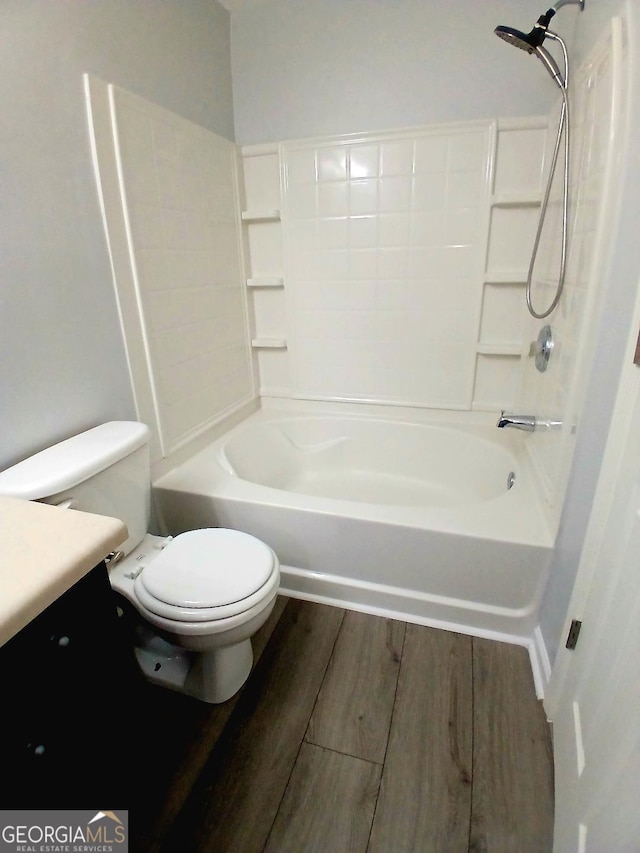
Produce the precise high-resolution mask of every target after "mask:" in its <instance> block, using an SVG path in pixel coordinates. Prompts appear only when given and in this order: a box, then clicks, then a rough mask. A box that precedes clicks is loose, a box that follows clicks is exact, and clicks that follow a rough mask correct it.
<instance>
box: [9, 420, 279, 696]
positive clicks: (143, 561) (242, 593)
mask: <svg viewBox="0 0 640 853" xmlns="http://www.w3.org/2000/svg"><path fill="white" fill-rule="evenodd" d="M149 439H150V432H149V429H148V427H147V426H145V424H141V423H138V422H137V421H111V422H109V423H106V424H100V425H99V426H97V427H94V428H93V429H90V430H87V431H86V432H83V433H80V434H79V435H76V436H72V437H71V438H68V439H65V440H64V441H61V442H59V443H58V444H55V445H53V446H52V447H48V448H46V449H45V450H42V451H40V452H39V453H36V454H35V455H34V456H31V457H29V458H28V459H25V460H23V461H22V462H18V463H17V464H16V465H14V466H13V467H11V468H7V469H6V470H5V471H2V472H0V494H3V495H7V496H11V497H16V498H22V499H24V500H38V501H44V502H46V503H50V504H53V505H55V506H60V507H66V508H67V509H71V510H72V509H79V510H83V511H85V512H93V513H97V514H99V515H109V516H113V517H115V518H119V519H121V520H122V521H123V522H124V523H125V525H126V527H127V531H128V534H129V536H128V538H127V540H126V541H125V542H124V543H123V544H122V546H121V548H122V553H121V554H118V555H115V556H114V557H113V558H112V559H110V561H109V567H108V568H109V576H110V579H111V586H112V588H113V589H114V590H115V592H116V593H117V594H118V595H119V596H120V599H119V601H120V610H121V612H122V614H123V615H125V611H126V615H127V616H133V617H134V619H133V622H132V627H133V631H132V637H133V639H134V649H135V653H136V657H137V659H138V662H139V664H140V667H141V669H142V671H143V673H144V674H145V675H146V676H147V677H148V678H149V679H150V680H151V681H153V682H155V683H156V684H160V685H162V686H164V687H169V688H171V689H173V690H178V691H180V692H182V693H187V694H189V695H190V696H195V697H196V698H198V699H202V700H203V701H205V702H213V703H219V702H225V701H226V700H227V699H229V698H230V697H231V696H233V694H234V693H236V692H237V691H238V690H239V689H240V687H241V686H242V684H243V683H244V682H245V680H246V678H247V676H248V675H249V672H250V671H251V665H252V663H253V652H252V649H251V639H250V638H251V636H252V635H253V634H254V633H255V632H256V631H257V630H258V629H259V628H260V627H261V626H262V625H263V624H264V622H265V621H266V620H267V618H268V617H269V614H270V613H271V610H272V609H273V606H274V604H275V599H276V594H277V591H278V584H279V581H280V566H279V563H278V558H277V557H276V555H275V554H274V552H273V551H272V550H271V548H270V547H269V546H268V545H266V544H265V543H264V542H261V541H260V540H259V539H256V538H255V537H254V536H250V535H249V534H247V533H241V532H240V531H238V530H227V529H224V528H206V529H199V530H191V531H188V532H187V533H181V534H180V535H179V536H176V537H175V539H174V538H172V537H170V536H169V537H165V538H162V537H159V536H152V535H151V534H149V533H148V530H149V523H150V498H151V479H150V473H151V469H150V455H149Z"/></svg>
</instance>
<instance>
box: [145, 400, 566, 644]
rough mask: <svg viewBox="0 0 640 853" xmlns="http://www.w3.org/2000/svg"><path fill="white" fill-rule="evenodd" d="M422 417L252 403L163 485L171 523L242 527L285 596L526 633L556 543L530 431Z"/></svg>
mask: <svg viewBox="0 0 640 853" xmlns="http://www.w3.org/2000/svg"><path fill="white" fill-rule="evenodd" d="M454 416H455V413H453V414H452V418H454ZM421 417H422V420H423V422H409V421H408V420H406V419H404V420H403V419H400V418H399V417H398V415H397V414H394V415H392V416H391V417H389V418H385V419H381V418H380V417H372V416H371V415H353V414H348V415H344V416H340V415H337V414H335V413H332V414H310V413H309V412H308V411H304V410H301V411H299V412H296V411H295V410H291V409H288V410H283V411H277V410H266V411H260V412H257V413H255V414H254V415H252V416H251V417H249V418H248V419H247V420H246V421H244V422H243V423H241V424H240V425H239V426H237V427H235V428H233V429H232V430H231V431H229V432H228V433H227V434H226V435H223V436H222V437H221V438H219V439H217V440H216V441H214V442H213V443H212V444H211V445H210V446H208V447H207V448H206V449H205V450H203V451H201V452H200V453H198V454H197V455H196V456H194V457H193V458H191V459H190V460H189V461H187V462H185V463H183V464H181V465H179V466H178V467H176V468H175V469H174V470H172V471H170V472H169V473H168V474H165V475H164V476H163V477H161V478H160V479H158V480H157V481H156V482H155V483H154V502H155V506H156V510H157V512H158V517H159V519H160V520H161V522H162V524H163V526H164V528H165V529H164V530H163V531H162V532H167V533H173V534H176V533H179V532H181V531H183V530H187V529H190V528H194V527H202V526H224V527H233V528H237V529H240V530H245V531H247V532H249V533H252V534H254V535H255V536H258V537H259V538H260V539H262V540H264V541H265V542H267V543H268V544H269V545H270V546H271V547H272V548H273V549H274V550H275V552H276V553H277V554H278V556H279V558H280V561H281V563H282V564H283V565H282V591H283V592H284V593H285V594H289V595H292V596H295V597H299V598H309V599H312V600H317V601H324V602H329V603H335V604H339V605H341V606H347V607H351V608H353V609H360V610H366V611H369V612H376V613H384V614H389V615H392V616H395V617H397V618H401V619H406V620H409V621H414V622H420V623H423V624H430V625H438V626H442V627H448V628H452V629H454V630H458V631H463V632H466V633H472V634H479V635H482V636H498V637H501V638H503V639H508V640H512V641H515V642H527V643H528V642H529V640H530V639H531V636H532V632H533V630H534V628H535V626H536V625H537V609H538V605H539V602H540V598H541V594H542V591H543V588H544V584H545V581H546V574H547V565H548V560H549V555H550V549H551V546H552V537H551V534H550V531H549V530H548V528H547V526H546V522H545V517H544V513H543V512H542V509H541V507H540V505H539V503H538V500H537V497H536V491H535V484H534V479H533V476H532V472H531V470H530V468H529V465H528V462H527V458H526V454H525V453H524V451H523V442H524V441H525V440H526V436H525V435H523V434H521V433H517V432H514V431H511V432H508V431H504V430H498V429H497V428H496V427H495V426H493V425H492V424H491V425H487V426H478V425H475V426H465V425H463V424H462V423H459V424H456V423H455V422H452V423H445V422H443V420H442V417H440V419H439V422H435V423H429V422H428V420H426V417H427V416H425V415H422V416H421ZM459 420H462V418H459ZM512 474H515V481H514V484H513V487H512V488H508V481H509V478H510V477H511V476H512Z"/></svg>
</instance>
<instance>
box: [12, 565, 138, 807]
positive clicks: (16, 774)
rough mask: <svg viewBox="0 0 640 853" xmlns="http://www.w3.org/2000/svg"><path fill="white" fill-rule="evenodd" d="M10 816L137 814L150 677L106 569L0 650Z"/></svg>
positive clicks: (72, 590)
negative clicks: (138, 757) (140, 725)
mask: <svg viewBox="0 0 640 853" xmlns="http://www.w3.org/2000/svg"><path fill="white" fill-rule="evenodd" d="M0 679H1V682H0V683H1V685H2V687H1V690H2V700H3V701H2V705H3V708H2V756H1V759H0V760H1V763H2V775H3V780H4V794H3V797H2V799H3V803H4V805H3V808H22V809H28V808H65V809H78V808H89V807H91V808H98V806H100V807H101V808H102V807H103V806H104V804H105V803H106V804H107V805H109V804H110V805H111V807H114V808H115V807H118V806H119V807H120V808H129V803H130V801H131V800H130V798H131V787H132V784H133V778H134V776H135V766H134V765H135V754H134V747H135V742H136V741H135V733H136V728H137V722H138V721H137V717H136V695H137V692H138V690H139V689H140V679H141V675H140V673H139V670H138V667H137V665H136V663H135V658H134V655H133V651H132V648H131V645H130V643H128V642H127V640H126V638H125V637H124V635H123V632H122V628H121V625H120V624H119V620H118V617H117V613H116V604H115V598H114V596H113V594H112V591H111V585H110V583H109V578H108V575H107V569H106V566H105V564H104V563H101V564H100V565H98V566H96V567H95V568H94V569H93V570H92V571H90V572H89V573H88V574H87V575H85V576H84V577H83V578H81V580H79V581H78V582H77V583H76V584H75V585H74V586H72V587H71V588H70V589H69V590H68V591H67V592H65V593H64V594H63V595H62V596H60V598H58V599H57V600H56V601H55V602H54V603H53V604H51V605H50V606H49V607H48V608H47V609H46V610H45V611H43V612H42V613H41V614H40V615H39V616H38V617H37V618H35V619H34V620H33V621H32V622H30V623H29V624H28V625H27V626H26V627H25V628H23V629H22V631H20V633H18V634H17V635H15V636H14V637H13V638H12V639H10V640H9V641H8V642H7V643H5V644H4V645H3V646H2V647H0Z"/></svg>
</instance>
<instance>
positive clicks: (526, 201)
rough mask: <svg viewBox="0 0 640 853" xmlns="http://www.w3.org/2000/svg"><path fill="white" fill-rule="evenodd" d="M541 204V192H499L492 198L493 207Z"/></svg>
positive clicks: (535, 205)
mask: <svg viewBox="0 0 640 853" xmlns="http://www.w3.org/2000/svg"><path fill="white" fill-rule="evenodd" d="M541 204H542V199H541V197H540V193H539V192H531V193H499V194H498V195H494V196H493V197H492V199H491V205H492V207H540V205H541Z"/></svg>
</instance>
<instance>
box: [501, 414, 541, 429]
mask: <svg viewBox="0 0 640 853" xmlns="http://www.w3.org/2000/svg"><path fill="white" fill-rule="evenodd" d="M497 426H498V427H499V429H504V428H505V427H510V428H512V429H523V430H526V431H527V432H533V431H534V429H535V428H536V417H535V415H507V414H505V412H504V411H502V412H500V417H499V418H498V423H497Z"/></svg>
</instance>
